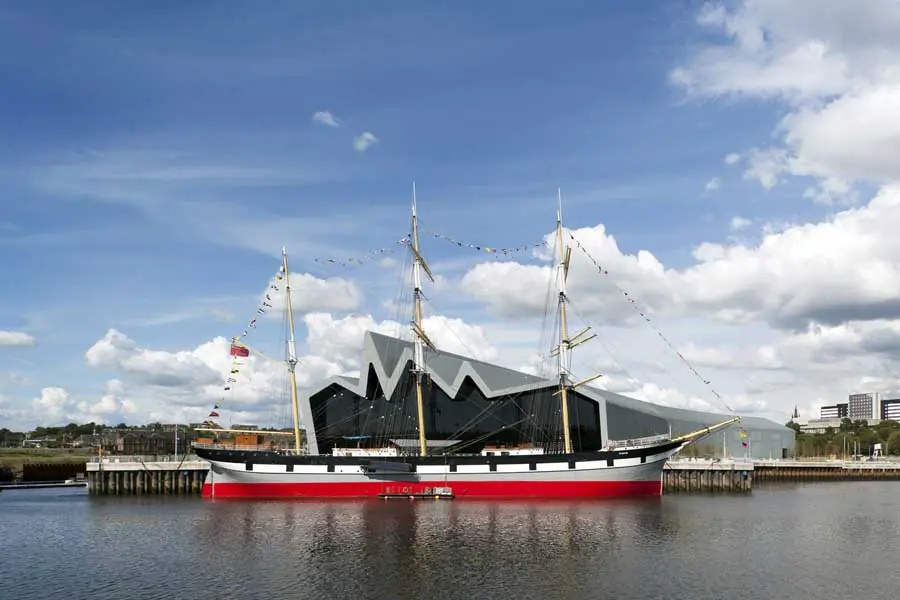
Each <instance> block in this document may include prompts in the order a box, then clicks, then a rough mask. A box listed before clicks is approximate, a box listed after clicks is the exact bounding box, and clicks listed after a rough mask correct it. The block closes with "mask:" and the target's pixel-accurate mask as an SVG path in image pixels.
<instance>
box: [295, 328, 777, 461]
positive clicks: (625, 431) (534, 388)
mask: <svg viewBox="0 0 900 600" xmlns="http://www.w3.org/2000/svg"><path fill="white" fill-rule="evenodd" d="M362 358H363V359H362V361H361V364H362V368H361V370H360V373H361V376H360V377H359V378H353V377H344V376H338V377H333V378H331V379H329V380H328V381H326V382H325V383H324V384H323V385H322V386H321V387H319V388H318V389H316V390H313V391H312V393H310V394H308V395H307V394H303V395H302V396H301V397H302V398H303V400H302V403H303V406H301V414H303V415H304V417H305V418H304V421H305V422H304V427H305V429H306V431H307V432H310V431H314V432H315V434H314V435H309V436H308V438H309V448H310V451H311V452H313V453H315V452H318V453H322V454H325V453H328V452H330V449H331V448H332V447H334V446H347V445H352V444H362V443H367V441H371V443H373V444H380V443H386V442H388V441H389V440H390V439H406V438H415V437H416V435H417V430H416V423H417V418H416V403H415V386H414V382H413V380H412V378H411V375H410V368H411V365H412V344H411V343H410V342H406V341H403V340H399V339H397V338H393V337H388V336H384V335H381V334H377V333H374V332H367V333H366V334H365V340H364V345H363V357H362ZM426 363H427V364H426V371H427V374H428V377H427V380H426V383H425V386H424V391H423V396H424V405H425V428H426V437H427V439H428V440H429V443H430V442H432V441H434V442H435V445H438V444H437V442H439V441H444V442H445V441H446V440H448V439H453V440H458V444H457V447H460V446H464V447H466V451H477V450H479V449H480V446H481V445H483V444H485V443H489V442H494V443H497V442H499V443H509V444H517V443H534V444H536V445H539V446H541V447H543V448H545V450H547V451H558V450H560V449H561V446H562V439H563V435H562V430H561V421H562V419H561V414H560V400H559V396H558V395H554V393H555V392H556V391H557V389H558V385H557V382H556V381H555V380H548V379H544V378H541V377H536V376H533V375H528V374H526V373H522V372H519V371H515V370H512V369H507V368H504V367H500V366H497V365H493V364H490V363H486V362H482V361H478V360H474V359H470V358H466V357H463V356H459V355H455V354H450V353H447V352H438V353H434V352H429V353H427V358H426ZM308 415H313V417H312V423H310V422H309V419H308V417H307V416H308ZM729 416H730V415H726V414H718V413H708V412H700V411H692V410H684V409H678V408H670V407H665V406H660V405H657V404H652V403H649V402H642V401H640V400H635V399H633V398H629V397H627V396H622V395H620V394H615V393H612V392H607V391H604V390H600V389H597V388H594V387H589V386H583V387H580V388H578V389H577V391H574V392H572V393H571V394H570V395H569V420H570V432H571V437H572V442H573V446H574V448H575V450H576V451H578V450H596V449H600V448H602V447H605V446H606V445H608V444H609V442H610V440H628V439H631V438H636V437H644V436H650V435H657V434H664V433H671V434H672V435H679V434H684V433H690V432H692V431H696V430H698V429H702V428H703V427H707V426H709V425H713V424H716V423H719V422H721V421H724V420H726V419H727V418H729ZM742 429H743V430H744V431H745V432H746V434H747V436H746V437H745V438H744V437H741V435H740V433H741V430H742ZM794 435H795V434H794V431H793V430H792V429H790V428H788V427H785V426H784V425H781V424H779V423H775V422H774V421H770V420H768V419H762V418H757V417H744V418H743V420H742V422H741V423H740V424H735V425H732V426H729V427H728V428H727V429H725V430H723V431H719V432H716V433H715V434H713V435H712V436H710V437H708V438H706V439H705V440H703V441H702V442H700V444H699V446H705V447H706V450H708V451H711V452H713V453H715V454H716V455H718V456H721V455H722V453H723V452H725V453H726V454H728V455H729V456H747V455H749V456H753V457H759V458H770V457H771V458H780V457H786V456H788V455H789V454H791V453H792V452H793V448H794ZM744 443H746V446H744Z"/></svg>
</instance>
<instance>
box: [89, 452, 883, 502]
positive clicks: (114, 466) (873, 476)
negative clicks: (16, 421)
mask: <svg viewBox="0 0 900 600" xmlns="http://www.w3.org/2000/svg"><path fill="white" fill-rule="evenodd" d="M208 470H209V463H207V462H205V461H203V460H200V459H198V458H197V457H196V456H188V457H182V458H181V459H178V460H176V459H174V458H173V457H155V456H154V457H151V456H147V457H139V456H112V457H104V458H103V459H102V461H100V460H98V459H97V458H96V457H94V458H92V459H91V462H88V463H87V465H86V475H87V481H88V491H89V493H90V494H91V495H97V496H99V495H104V496H105V495H113V496H126V495H180V496H199V495H200V493H201V492H202V489H203V481H204V479H205V478H206V473H207V471H208ZM861 480H895V481H900V462H889V461H885V462H860V461H846V462H844V461H792V460H780V461H760V460H757V461H741V460H716V459H713V460H707V459H693V458H678V459H675V460H670V461H669V462H668V463H667V464H666V466H665V468H664V469H663V474H662V486H663V493H664V494H674V493H691V492H725V493H749V492H751V491H752V490H753V486H754V484H756V483H761V482H770V481H772V482H774V481H861Z"/></svg>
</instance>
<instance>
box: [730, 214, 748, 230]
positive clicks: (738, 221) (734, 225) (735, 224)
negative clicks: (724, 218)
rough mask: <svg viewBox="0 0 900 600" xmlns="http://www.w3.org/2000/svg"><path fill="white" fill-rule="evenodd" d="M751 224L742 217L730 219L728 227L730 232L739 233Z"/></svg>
mask: <svg viewBox="0 0 900 600" xmlns="http://www.w3.org/2000/svg"><path fill="white" fill-rule="evenodd" d="M752 224H753V221H751V220H750V219H745V218H744V217H732V218H731V223H730V224H729V227H730V228H731V230H732V231H740V230H741V229H744V228H746V227H749V226H750V225H752Z"/></svg>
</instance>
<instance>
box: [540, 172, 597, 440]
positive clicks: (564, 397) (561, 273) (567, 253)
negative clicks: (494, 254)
mask: <svg viewBox="0 0 900 600" xmlns="http://www.w3.org/2000/svg"><path fill="white" fill-rule="evenodd" d="M556 202H557V204H556V245H557V246H559V263H558V264H557V266H556V268H557V285H558V289H559V345H558V346H556V348H554V349H553V351H552V352H551V355H552V354H556V355H557V357H558V360H557V364H558V373H559V390H558V391H557V392H556V394H559V395H560V400H561V410H562V426H563V442H564V444H565V453H566V454H571V452H572V433H571V431H570V430H569V390H570V389H574V388H576V387H578V386H580V385H584V384H585V383H588V382H590V381H593V380H595V379H597V378H598V377H600V375H594V376H592V377H588V378H586V379H582V380H581V381H577V382H575V383H572V382H571V377H572V355H571V354H570V351H571V350H572V348H574V347H575V346H578V345H580V344H583V343H584V342H586V341H588V340H590V339H592V338H594V337H596V334H591V335H590V336H588V337H584V336H585V334H587V333H588V332H589V331H590V330H591V328H590V326H588V327H586V328H585V329H583V330H582V331H580V332H578V333H576V334H575V335H574V336H572V337H569V326H568V323H567V322H566V302H567V300H568V295H567V291H566V279H567V277H568V276H569V262H570V261H571V260H572V248H571V247H569V246H568V245H567V244H566V242H565V239H564V238H563V225H562V192H561V191H560V190H559V189H557V191H556ZM556 394H554V395H556Z"/></svg>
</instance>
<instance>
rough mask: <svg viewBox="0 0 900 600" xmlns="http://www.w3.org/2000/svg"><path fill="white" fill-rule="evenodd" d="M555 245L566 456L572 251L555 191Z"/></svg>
mask: <svg viewBox="0 0 900 600" xmlns="http://www.w3.org/2000/svg"><path fill="white" fill-rule="evenodd" d="M556 202H557V204H556V207H557V208H556V245H557V246H559V264H558V265H557V277H558V278H559V280H558V285H559V359H558V364H559V368H558V370H559V394H560V400H561V404H562V407H561V409H562V426H563V442H564V444H565V452H566V454H571V452H572V435H571V432H570V431H569V394H568V387H569V372H570V370H571V359H570V357H569V330H568V325H567V323H566V276H567V275H568V272H569V259H570V258H571V256H572V251H571V249H569V248H568V247H567V246H566V243H565V240H563V230H562V192H561V191H560V190H559V189H557V190H556Z"/></svg>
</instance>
